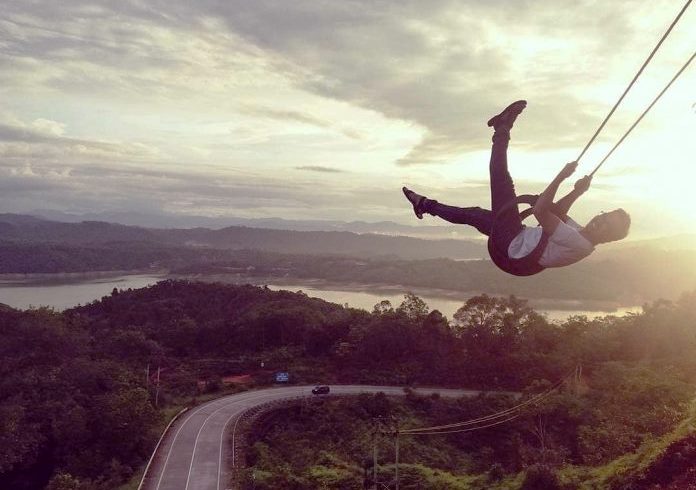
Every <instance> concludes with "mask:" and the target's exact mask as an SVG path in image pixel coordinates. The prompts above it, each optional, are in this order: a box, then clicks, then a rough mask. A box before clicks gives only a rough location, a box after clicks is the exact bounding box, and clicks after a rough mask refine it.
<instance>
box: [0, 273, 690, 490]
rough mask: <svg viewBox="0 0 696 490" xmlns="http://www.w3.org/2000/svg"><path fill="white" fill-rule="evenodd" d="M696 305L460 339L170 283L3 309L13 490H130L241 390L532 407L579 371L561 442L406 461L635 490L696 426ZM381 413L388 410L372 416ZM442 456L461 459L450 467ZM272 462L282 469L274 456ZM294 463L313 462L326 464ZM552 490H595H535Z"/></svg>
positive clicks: (394, 314)
mask: <svg viewBox="0 0 696 490" xmlns="http://www.w3.org/2000/svg"><path fill="white" fill-rule="evenodd" d="M694 299H695V294H694V293H692V294H690V295H687V296H684V297H683V298H682V299H681V300H679V301H677V302H675V303H669V302H657V303H654V304H652V305H650V306H648V307H647V308H646V311H645V312H644V313H642V314H640V315H633V316H629V317H626V318H613V317H606V318H603V319H597V320H592V321H590V320H587V319H586V318H582V317H579V318H578V317H576V318H570V319H568V320H567V321H566V322H564V323H562V324H560V325H558V324H550V323H549V322H547V321H546V320H545V319H544V317H542V316H540V315H538V314H537V313H536V312H534V311H533V310H531V309H530V308H528V307H527V305H526V304H525V303H524V302H523V301H520V300H518V299H515V298H491V297H487V296H479V297H475V298H472V299H470V300H469V301H467V302H466V303H465V304H463V305H462V308H461V309H460V310H459V311H458V312H457V314H456V315H455V317H454V319H453V320H452V321H451V322H450V321H447V320H446V319H445V318H443V317H442V315H440V314H439V312H437V311H433V312H431V311H429V309H428V306H427V305H426V304H425V303H423V301H421V300H420V299H419V298H417V297H415V296H412V295H409V296H407V297H405V299H404V302H403V303H402V304H401V305H390V304H388V303H381V304H379V305H376V308H375V309H374V311H373V312H371V313H369V312H366V311H362V310H355V309H350V308H345V307H343V306H340V305H336V304H331V303H326V302H324V301H321V300H318V299H312V298H309V297H307V296H306V295H304V294H301V293H290V292H282V291H281V292H275V291H270V290H268V289H265V288H256V287H252V286H229V285H220V284H203V283H189V282H182V281H166V282H161V283H159V284H157V285H155V286H152V287H149V288H145V289H140V290H128V291H114V292H113V293H112V294H111V295H110V296H106V297H104V298H102V299H101V300H100V301H97V302H94V303H92V304H90V305H87V306H84V307H80V308H75V309H73V310H69V311H66V312H64V313H55V312H52V311H50V310H46V309H39V310H28V311H17V310H13V309H11V308H0V442H1V444H0V488H3V489H4V488H12V489H21V490H34V489H36V490H39V489H42V488H45V487H46V484H47V483H49V482H50V483H49V486H48V488H49V489H50V490H56V489H66V488H67V489H71V490H73V489H77V490H111V489H113V488H118V487H119V485H120V484H121V483H123V482H124V481H126V480H127V479H129V478H130V477H131V476H132V475H133V474H134V473H137V471H138V468H141V467H142V465H143V464H144V463H145V462H146V461H147V458H148V456H149V454H150V451H151V449H152V447H153V445H154V443H155V441H156V440H157V436H158V431H159V430H161V429H162V427H163V423H164V422H165V418H164V417H165V414H167V413H170V414H171V413H173V412H175V411H177V410H178V409H179V408H180V405H179V406H178V408H177V400H179V402H178V403H181V401H180V400H181V399H182V397H195V396H200V395H201V394H203V392H216V391H219V390H221V389H222V382H223V377H226V376H231V375H240V374H249V375H250V376H251V377H252V379H253V380H254V383H257V385H258V384H261V385H263V384H266V383H268V382H269V380H271V379H272V373H273V372H275V371H278V370H283V371H288V372H289V373H291V378H292V382H297V383H366V384H403V385H414V384H415V385H419V384H420V385H431V386H432V385H438V386H451V387H462V388H488V389H493V388H498V389H509V390H520V391H523V392H524V393H525V394H524V395H523V396H525V397H529V396H532V395H533V394H535V393H539V392H542V391H544V390H546V389H547V388H548V387H549V385H550V384H551V383H553V382H555V381H557V380H559V379H562V378H563V377H564V376H566V375H567V374H568V373H569V372H573V369H574V368H575V366H576V365H577V364H581V365H582V366H583V371H582V377H581V379H580V380H579V384H578V385H577V387H576V388H575V389H570V388H569V389H566V390H562V391H561V392H559V393H558V394H557V395H558V396H556V397H554V398H553V399H552V400H549V401H548V402H547V403H545V404H544V405H543V411H542V412H541V415H542V416H543V424H544V425H543V430H544V433H545V434H546V435H544V439H543V440H541V441H540V440H539V439H538V438H537V437H535V436H534V430H535V427H537V424H538V423H540V422H539V420H541V419H540V418H539V416H538V412H539V411H537V410H531V411H530V412H529V413H526V414H524V415H523V416H522V417H520V418H519V419H517V420H515V421H514V422H513V424H512V425H510V426H506V427H505V428H503V429H501V430H491V431H487V432H483V431H482V432H480V433H479V434H477V435H476V436H475V437H476V438H475V439H470V438H466V437H458V436H459V435H454V436H452V438H449V437H448V438H447V440H446V441H445V442H447V444H446V445H445V446H443V444H442V439H438V438H426V439H423V440H422V441H421V444H423V445H424V446H423V447H421V449H420V452H419V453H416V452H411V451H407V452H405V456H404V457H406V458H413V457H415V456H418V455H419V454H420V455H422V456H423V458H422V459H417V460H416V461H414V463H418V464H420V465H421V466H422V465H427V466H424V467H423V472H427V473H430V474H432V473H434V472H435V473H436V472H442V471H452V472H455V473H457V475H454V476H455V477H456V478H462V479H465V480H466V479H469V480H471V479H472V478H473V477H476V479H477V480H479V481H480V482H481V485H480V486H477V487H472V488H476V489H477V490H478V489H483V488H486V489H491V488H496V489H501V490H502V489H503V488H506V489H510V490H513V489H514V490H516V489H518V488H520V481H521V480H520V478H518V477H517V474H518V473H519V472H522V471H527V472H528V474H532V473H530V472H531V470H530V468H531V467H533V465H535V464H539V463H543V464H544V465H546V466H549V465H552V468H553V471H554V472H556V470H557V469H558V470H559V471H562V470H563V468H564V467H567V471H568V475H570V477H572V479H574V481H575V482H576V483H580V482H581V481H584V480H587V481H590V480H593V481H595V483H596V485H595V486H594V487H584V488H611V489H616V490H618V489H621V488H628V487H625V486H622V485H623V484H624V483H625V482H626V478H627V477H630V478H635V481H640V480H641V478H643V475H644V474H645V472H646V465H645V464H644V463H645V461H646V459H645V457H641V465H640V466H639V465H634V464H631V465H629V463H628V461H630V457H631V454H632V453H634V451H640V450H642V449H641V448H644V447H648V448H649V449H650V451H652V456H651V458H656V457H657V456H659V455H658V454H657V453H659V451H660V450H661V449H660V448H664V447H666V444H667V443H669V442H671V441H673V440H676V438H677V437H684V435H686V434H685V433H684V432H681V433H680V432H672V431H674V430H675V428H676V427H677V425H678V424H679V422H680V421H683V420H685V419H686V417H688V410H687V409H688V405H687V404H688V400H689V399H691V398H692V397H693V389H694V381H695V380H696V361H695V360H696V355H694V352H695V351H694V349H696V346H695V345H694V328H695V325H696V306H695V305H696V302H695V301H694ZM261 361H263V363H264V364H263V366H264V367H263V368H261V367H260V366H261V365H262V364H261ZM148 365H149V366H150V367H151V368H152V367H153V366H159V367H161V368H162V369H161V384H160V386H159V388H160V389H159V392H158V396H155V389H154V388H155V386H154V382H153V378H152V377H150V378H149V380H148V378H146V376H145V373H146V372H147V371H146V369H147V366H148ZM150 372H151V373H153V372H154V370H153V369H151V370H150ZM155 400H157V401H158V405H156V404H155ZM518 402H519V401H515V400H501V399H489V398H486V397H484V398H480V399H477V400H475V401H474V405H471V404H468V403H467V402H465V401H462V402H461V403H457V404H455V406H450V407H442V408H443V410H440V409H439V408H438V407H437V406H435V405H433V404H434V401H433V400H413V403H412V408H413V409H414V410H416V412H417V413H415V414H414V416H415V415H417V416H418V417H425V416H427V417H432V422H433V423H448V422H451V421H452V420H462V419H465V418H470V417H472V416H479V415H481V416H485V415H486V414H488V413H492V412H495V411H498V410H500V409H503V408H505V407H508V406H510V405H511V404H513V403H518ZM370 405H372V407H373V408H375V405H374V404H371V403H367V404H366V405H365V406H364V408H365V409H368V411H369V410H370ZM377 408H378V407H377ZM325 413H327V416H328V414H330V413H334V412H325ZM360 413H362V415H360ZM360 413H356V414H354V415H352V416H350V418H346V417H345V416H342V415H340V414H337V415H338V416H341V417H342V418H341V419H340V420H339V421H337V422H335V423H339V422H340V421H343V422H341V423H342V425H341V427H346V426H350V427H354V428H359V427H362V426H360V424H362V423H363V422H362V419H361V417H363V418H365V417H367V416H365V413H367V412H365V411H364V410H362V409H360ZM368 418H369V417H368ZM428 420H430V419H428ZM322 423H323V422H322ZM687 426H688V423H687V424H686V425H685V426H684V427H687ZM335 427H338V426H336V425H335ZM315 428H316V427H315ZM298 429H299V428H298ZM367 430H368V429H367V428H365V431H367ZM511 433H512V434H514V437H510V434H511ZM670 434H674V435H673V436H670ZM666 437H668V438H669V437H671V438H672V439H665V438H666ZM311 440H313V441H315V443H316V444H317V445H320V444H324V442H327V444H328V443H329V442H330V441H328V440H326V438H323V437H315V438H312V439H311ZM365 440H366V441H368V442H367V444H369V438H366V439H365ZM457 441H458V442H457ZM467 441H468V442H467ZM472 441H473V442H472ZM363 442H364V441H363ZM453 442H454V443H453ZM360 444H362V442H361V440H350V441H344V444H343V445H344V446H345V448H349V447H358V448H360V451H354V453H355V454H357V455H358V456H360V455H362V454H363V453H366V452H367V451H368V450H369V449H368V448H364V451H363V449H362V448H361V446H359V445H360ZM428 444H432V446H430V448H429V447H428V446H427V445H428ZM688 444H689V439H684V443H683V444H682V445H681V446H679V445H677V446H673V448H674V450H673V451H672V452H671V453H670V452H669V451H667V452H666V453H665V454H664V456H665V457H664V458H662V459H659V458H657V459H656V460H657V461H658V465H659V466H657V467H654V468H653V469H651V470H650V472H651V473H650V475H649V477H650V478H651V480H649V481H653V482H656V481H657V482H661V483H669V482H671V481H672V480H674V479H675V478H678V477H680V476H681V477H686V475H687V472H688V471H691V468H693V459H691V460H689V459H688V458H692V457H693V453H694V452H693V449H689V447H688ZM442 447H447V448H451V449H452V451H453V452H452V454H451V455H449V456H448V457H446V458H440V457H439V456H437V455H438V454H442V453H438V451H440V449H438V448H442ZM257 449H259V450H260V452H259V455H260V456H263V457H264V461H265V462H266V463H269V462H271V463H272V461H273V454H272V453H270V452H264V451H263V448H262V447H259V448H257ZM280 449H282V448H280ZM286 449H288V450H290V451H294V452H295V454H296V455H297V456H303V455H304V456H306V454H307V452H306V450H308V449H309V447H305V448H304V449H302V450H299V449H298V446H293V447H288V448H286ZM296 449H298V450H296ZM316 449H317V450H321V449H327V450H328V449H329V447H327V446H322V447H317V448H316ZM295 450H296V451H295ZM677 451H678V452H679V453H680V454H682V457H681V460H680V459H679V457H678V456H679V455H678V454H676V452H677ZM264 454H265V456H264ZM428 455H430V456H428ZM334 456H338V457H340V458H345V457H348V456H349V455H347V453H346V451H342V452H337V453H336V455H332V454H330V453H323V454H320V455H319V456H318V457H317V459H316V460H315V461H314V463H312V464H313V465H317V464H319V465H324V466H326V467H327V468H329V470H331V472H334V473H341V472H343V473H345V471H344V470H346V469H347V470H348V472H351V473H353V470H352V468H355V467H357V468H358V476H359V473H360V465H361V460H360V459H359V458H358V459H356V458H353V459H348V460H345V461H342V460H339V459H336V457H334ZM418 457H419V458H420V456H418ZM685 457H686V458H687V459H686V460H685V459H684V458H685ZM626 458H629V459H626ZM457 461H459V462H462V465H459V464H455V463H456V462H457ZM472 462H475V464H472ZM287 463H288V464H291V463H292V465H293V466H292V468H290V467H286V466H283V468H280V466H277V467H276V469H273V470H272V471H276V473H277V474H276V476H277V477H278V478H284V477H285V476H288V477H289V478H290V480H292V481H294V482H295V484H294V485H295V486H287V485H285V484H282V485H275V486H270V488H297V489H305V488H306V489H313V488H317V487H318V486H311V485H309V486H307V485H300V484H298V483H297V482H298V481H300V480H294V479H293V478H294V476H293V475H292V474H290V472H294V471H304V470H302V469H301V468H295V466H294V461H288V462H287ZM564 465H565V466H564ZM269 467H270V468H273V465H270V466H266V471H267V469H268V468H269ZM310 470H311V469H310ZM310 470H308V471H310ZM629 470H630V472H629ZM419 471H420V470H419ZM310 472H311V471H310ZM629 473H630V474H629ZM311 474H312V475H314V477H316V476H317V474H318V473H317V472H316V471H315V472H313V473H311ZM322 474H325V473H322ZM627 475H628V476H627ZM303 477H304V476H303ZM290 480H288V481H290ZM500 482H502V483H500ZM609 482H612V483H611V484H609ZM264 488H269V487H268V486H266V487H264ZM423 488H434V487H428V486H424V487H423ZM438 488H453V487H447V486H440V487H438ZM455 488H456V487H455ZM462 488H467V487H462ZM539 488H553V489H554V490H558V489H560V488H583V487H580V486H578V485H576V486H566V487H560V486H555V487H539V486H536V487H535V486H527V487H525V490H528V489H539ZM630 488H639V489H647V488H648V487H647V486H645V487H643V486H631V487H630ZM663 488H669V487H667V486H664V487H663ZM673 488H679V487H673Z"/></svg>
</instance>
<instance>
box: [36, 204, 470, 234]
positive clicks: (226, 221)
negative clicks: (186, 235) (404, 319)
mask: <svg viewBox="0 0 696 490" xmlns="http://www.w3.org/2000/svg"><path fill="white" fill-rule="evenodd" d="M31 214H32V216H36V217H39V218H43V219H48V220H51V221H59V222H64V223H80V222H82V221H105V222H109V223H118V224H121V225H128V226H140V227H144V228H210V229H213V230H219V229H221V228H227V227H229V226H245V227H250V228H270V229H274V230H293V231H349V232H353V233H375V234H380V235H405V236H412V237H420V238H431V239H432V238H457V239H476V238H478V233H477V232H476V231H475V230H473V229H471V228H468V227H465V226H456V225H448V224H443V225H441V226H433V225H424V224H422V223H421V224H419V225H416V226H410V225H403V224H400V223H395V222H393V221H377V222H366V221H338V220H287V219H282V218H257V219H250V218H239V217H234V216H224V217H210V216H195V215H191V216H186V215H180V214H171V213H136V212H102V213H85V214H70V213H62V212H60V211H51V210H37V211H34V212H32V213H31Z"/></svg>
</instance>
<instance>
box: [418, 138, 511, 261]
mask: <svg viewBox="0 0 696 490" xmlns="http://www.w3.org/2000/svg"><path fill="white" fill-rule="evenodd" d="M509 141H510V133H509V132H508V131H504V130H500V131H496V133H495V134H494V135H493V147H492V148H491V161H490V164H489V170H490V178H491V210H488V209H483V208H480V207H469V208H458V207H455V206H448V205H446V204H441V203H439V202H437V201H435V200H432V199H428V200H427V201H425V203H424V206H423V210H424V211H425V212H426V213H429V214H432V215H433V216H438V217H440V218H442V219H444V220H445V221H449V222H450V223H456V224H460V225H470V226H473V227H474V228H476V229H477V230H478V231H480V232H481V233H483V234H484V235H486V236H490V235H491V233H492V232H493V227H494V224H495V233H494V234H493V240H494V242H495V244H496V246H498V247H499V248H500V250H505V251H507V248H508V246H509V245H510V242H511V241H512V240H513V239H514V238H515V237H516V236H517V234H518V233H519V232H520V231H521V230H522V221H521V219H520V214H519V210H518V207H517V203H516V202H515V201H516V199H517V195H516V194H515V185H514V183H513V182H512V177H510V172H508V168H507V148H508V142H509ZM494 218H495V219H494Z"/></svg>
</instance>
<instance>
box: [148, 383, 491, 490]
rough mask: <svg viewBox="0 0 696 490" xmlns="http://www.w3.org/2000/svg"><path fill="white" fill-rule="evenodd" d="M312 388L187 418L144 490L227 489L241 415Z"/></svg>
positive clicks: (391, 391) (249, 398) (343, 390)
mask: <svg viewBox="0 0 696 490" xmlns="http://www.w3.org/2000/svg"><path fill="white" fill-rule="evenodd" d="M312 388H313V386H287V387H282V388H268V389H263V390H256V391H248V392H244V393H238V394H236V395H229V396H225V397H222V398H218V399H217V400H213V401H211V402H208V403H205V404H203V405H200V406H198V407H195V408H193V409H191V410H189V411H187V412H185V413H183V414H182V415H181V417H180V419H179V420H177V422H176V423H174V424H173V425H172V427H170V428H169V430H168V431H167V434H166V435H165V436H164V438H163V439H162V442H161V444H160V446H159V448H158V449H157V450H156V455H155V456H154V457H153V460H152V465H151V466H150V468H149V470H148V471H147V473H146V475H145V477H144V480H143V484H142V486H141V488H142V489H143V490H145V489H147V490H227V489H228V488H229V485H228V483H227V482H229V476H230V471H231V468H227V467H226V465H225V464H224V463H225V462H226V461H228V456H231V459H232V460H234V455H233V454H232V455H228V454H227V452H228V450H229V447H230V444H226V443H225V441H226V435H227V434H230V433H231V434H230V435H231V436H232V437H234V431H235V429H236V422H237V420H238V418H239V416H240V415H241V414H242V413H243V412H245V411H246V410H248V409H250V408H254V407H256V406H260V405H263V404H265V403H268V402H271V401H280V400H287V399H292V398H302V397H311V396H313V395H312ZM413 391H414V392H415V393H418V394H420V395H429V394H432V393H439V394H440V395H441V396H443V397H452V398H454V397H460V396H475V395H477V394H479V393H480V392H479V391H474V390H453V389H438V388H417V389H414V390H413ZM378 392H383V393H385V394H386V395H392V396H394V395H404V389H403V387H398V386H363V385H332V386H331V395H357V394H360V393H378Z"/></svg>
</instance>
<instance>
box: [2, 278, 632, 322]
mask: <svg viewBox="0 0 696 490" xmlns="http://www.w3.org/2000/svg"><path fill="white" fill-rule="evenodd" d="M162 279H165V277H164V276H157V275H127V276H119V277H105V278H98V279H82V280H77V281H74V282H67V283H65V282H63V283H55V282H53V283H47V282H46V281H43V282H41V283H38V282H31V283H0V303H5V304H7V305H9V306H12V307H14V308H21V309H25V308H29V307H30V306H51V307H53V308H55V309H56V310H64V309H67V308H71V307H73V306H77V305H78V304H86V303H89V302H91V301H94V300H96V299H99V298H101V297H102V296H107V295H109V294H111V291H112V290H113V288H118V289H128V288H132V289H138V288H143V287H145V286H149V285H152V284H155V283H156V282H157V281H161V280H162ZM268 287H269V288H270V289H274V290H280V289H286V290H289V291H298V290H302V291H304V292H305V293H306V294H307V295H309V296H314V297H317V298H321V299H323V300H326V301H330V302H332V303H339V304H345V303H347V304H348V305H349V306H352V307H354V308H362V309H365V310H368V311H371V310H372V307H373V306H374V305H375V304H377V303H379V302H380V301H382V300H385V299H386V300H389V301H390V302H391V303H392V305H393V306H394V307H396V306H398V305H399V304H401V302H402V301H403V299H404V294H405V292H406V290H403V291H401V290H398V289H390V290H384V291H381V290H380V291H355V290H352V291H346V290H339V289H319V288H316V287H313V286H311V285H308V284H283V285H278V284H269V285H268ZM419 296H420V297H421V298H422V299H423V300H424V301H425V302H426V303H427V304H428V306H429V307H430V309H431V310H435V309H436V310H440V312H442V314H443V315H445V316H447V317H448V318H452V316H453V315H454V312H456V311H457V310H458V309H459V308H460V307H461V306H462V305H463V304H464V303H465V302H466V300H467V299H468V298H469V295H466V294H464V293H462V295H461V298H456V297H450V298H442V297H437V296H430V295H427V294H423V295H421V294H419ZM537 311H540V312H543V313H546V315H547V317H548V318H549V319H552V320H556V319H559V320H560V319H566V318H568V317H569V316H571V315H587V316H588V317H593V316H604V315H608V314H612V315H625V314H626V313H629V312H640V308H639V307H624V308H619V309H618V310H617V311H613V312H607V311H588V310H567V309H565V310H550V309H540V308H539V309H537Z"/></svg>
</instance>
